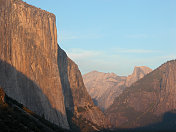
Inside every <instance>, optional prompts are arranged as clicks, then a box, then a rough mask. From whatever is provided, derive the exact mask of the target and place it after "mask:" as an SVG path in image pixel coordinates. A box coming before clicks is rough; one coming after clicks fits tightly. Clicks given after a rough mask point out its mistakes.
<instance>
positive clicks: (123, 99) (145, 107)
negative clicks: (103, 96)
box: [106, 60, 176, 128]
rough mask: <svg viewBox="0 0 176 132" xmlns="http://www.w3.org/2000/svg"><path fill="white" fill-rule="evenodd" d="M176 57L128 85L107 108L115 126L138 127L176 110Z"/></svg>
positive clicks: (156, 120) (154, 121)
mask: <svg viewBox="0 0 176 132" xmlns="http://www.w3.org/2000/svg"><path fill="white" fill-rule="evenodd" d="M175 95H176V60H173V61H169V62H167V63H165V64H163V65H161V66H160V67H159V68H157V69H156V70H154V71H153V72H151V73H149V74H148V75H146V76H145V77H144V78H142V79H141V80H139V81H137V82H136V83H134V84H133V85H132V86H131V87H129V88H126V89H125V90H124V91H123V93H122V94H121V95H120V96H119V97H117V98H116V99H115V101H114V103H113V105H111V106H110V108H108V109H107V111H106V114H107V116H108V117H109V119H110V120H111V123H112V124H113V126H114V127H119V128H120V127H121V128H122V127H125V128H130V127H131V128H132V127H133V128H134V127H141V126H146V125H149V124H153V123H156V122H159V121H161V119H162V116H163V115H164V113H166V112H169V111H172V110H175V109H176V96H175Z"/></svg>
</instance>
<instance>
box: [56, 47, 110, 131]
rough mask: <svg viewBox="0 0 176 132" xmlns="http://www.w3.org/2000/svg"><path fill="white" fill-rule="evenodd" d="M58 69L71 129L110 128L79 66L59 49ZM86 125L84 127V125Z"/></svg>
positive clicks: (91, 129)
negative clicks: (85, 83)
mask: <svg viewBox="0 0 176 132" xmlns="http://www.w3.org/2000/svg"><path fill="white" fill-rule="evenodd" d="M58 67H59V69H60V71H61V72H60V76H61V83H62V86H63V93H64V96H65V106H66V110H67V115H69V116H68V121H69V123H70V125H71V128H73V129H74V128H75V126H78V127H79V128H80V129H81V131H84V132H85V131H87V130H86V129H85V128H86V127H85V126H87V127H89V129H90V131H93V130H100V129H102V128H106V127H108V125H109V124H108V121H107V120H106V119H105V115H104V114H103V113H102V112H101V110H100V109H99V108H98V107H96V106H95V105H94V103H93V101H92V99H91V97H90V95H89V94H88V92H87V90H86V88H85V86H84V82H83V79H82V76H81V73H80V71H79V69H78V66H77V65H76V64H75V63H74V62H73V61H72V60H71V59H70V58H68V57H67V55H66V53H65V52H64V51H63V50H62V49H61V48H60V47H58ZM83 124H84V125H83Z"/></svg>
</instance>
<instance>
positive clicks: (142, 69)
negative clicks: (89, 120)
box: [83, 66, 152, 110]
mask: <svg viewBox="0 0 176 132" xmlns="http://www.w3.org/2000/svg"><path fill="white" fill-rule="evenodd" d="M151 71H152V69H150V68H148V67H146V66H138V67H135V68H134V71H133V73H132V74H131V75H129V76H128V77H125V76H117V75H116V74H115V73H103V72H98V71H92V72H89V73H87V74H85V75H83V79H84V83H85V86H86V88H87V91H88V93H89V94H90V95H91V97H92V98H93V99H94V102H95V103H96V104H97V105H98V106H99V108H101V109H102V110H106V109H107V108H108V107H109V106H110V105H111V104H112V103H113V101H114V98H115V97H117V96H119V95H120V94H121V93H122V91H123V90H124V89H125V88H126V87H129V86H130V85H132V84H133V83H134V82H136V81H137V80H139V79H141V78H142V77H144V76H145V75H146V74H148V73H150V72H151Z"/></svg>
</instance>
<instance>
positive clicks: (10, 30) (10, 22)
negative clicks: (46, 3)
mask: <svg viewBox="0 0 176 132" xmlns="http://www.w3.org/2000/svg"><path fill="white" fill-rule="evenodd" d="M0 12H1V13H0V87H2V88H3V89H4V91H5V92H6V94H7V95H8V96H10V97H12V98H13V99H15V100H17V101H18V102H20V103H22V104H24V105H25V106H26V107H28V108H29V109H30V110H32V111H33V112H35V113H37V114H39V115H41V116H44V117H45V119H47V120H49V121H51V122H53V123H55V124H57V125H59V126H61V127H63V128H67V129H69V125H68V122H67V117H66V111H65V105H64V96H63V94H62V93H63V92H62V85H61V81H60V75H59V69H58V63H57V61H58V60H57V55H58V50H57V46H58V45H57V31H56V23H55V16H54V15H53V14H51V13H49V12H46V11H43V10H41V9H38V8H36V7H33V6H31V5H28V4H26V3H25V2H23V1H21V0H0Z"/></svg>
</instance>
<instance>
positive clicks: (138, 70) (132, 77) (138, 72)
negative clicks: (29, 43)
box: [125, 66, 152, 87]
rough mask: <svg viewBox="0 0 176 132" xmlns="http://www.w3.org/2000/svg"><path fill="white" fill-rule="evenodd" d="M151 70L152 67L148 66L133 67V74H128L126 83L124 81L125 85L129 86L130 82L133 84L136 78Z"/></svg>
mask: <svg viewBox="0 0 176 132" xmlns="http://www.w3.org/2000/svg"><path fill="white" fill-rule="evenodd" d="M151 71H152V69H150V68H149V67H146V66H136V67H135V68H134V71H133V74H132V75H129V76H128V77H127V79H126V83H125V85H126V87H129V86H131V84H133V83H134V82H136V81H137V80H139V79H141V78H143V77H144V76H145V75H146V74H148V73H150V72H151Z"/></svg>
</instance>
